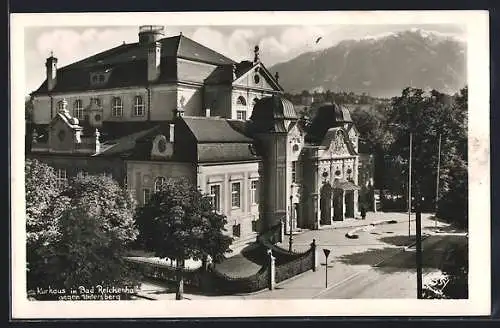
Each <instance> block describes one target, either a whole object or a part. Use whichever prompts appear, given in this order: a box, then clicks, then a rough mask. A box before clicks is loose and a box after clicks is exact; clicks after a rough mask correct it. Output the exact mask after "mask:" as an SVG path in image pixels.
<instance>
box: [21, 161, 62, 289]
mask: <svg viewBox="0 0 500 328" xmlns="http://www.w3.org/2000/svg"><path fill="white" fill-rule="evenodd" d="M24 174H25V194H26V257H27V258H26V260H27V266H26V269H27V278H28V279H27V282H28V287H29V288H32V287H35V286H41V284H42V283H43V282H45V281H48V279H49V278H48V277H47V276H46V274H45V270H44V269H45V268H46V263H45V259H46V258H47V257H48V256H49V255H50V251H49V249H50V248H51V247H52V245H53V243H54V242H55V241H56V239H57V237H58V228H57V224H58V223H57V213H60V212H61V206H63V205H64V202H65V201H66V200H65V199H63V198H61V199H60V200H59V201H57V202H56V201H55V199H56V197H57V196H58V195H59V193H60V188H59V186H58V184H57V180H56V175H55V172H54V169H53V168H52V167H50V166H48V165H46V164H44V163H42V162H40V161H38V160H36V159H27V160H26V161H25V167H24ZM59 205H61V206H59ZM50 212H52V213H54V214H56V216H55V217H53V216H51V215H49V213H50Z"/></svg>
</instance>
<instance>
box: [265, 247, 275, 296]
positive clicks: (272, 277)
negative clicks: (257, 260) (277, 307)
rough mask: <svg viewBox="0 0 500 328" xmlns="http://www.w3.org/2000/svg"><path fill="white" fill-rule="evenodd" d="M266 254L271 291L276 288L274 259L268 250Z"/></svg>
mask: <svg viewBox="0 0 500 328" xmlns="http://www.w3.org/2000/svg"><path fill="white" fill-rule="evenodd" d="M267 254H268V256H269V257H268V261H269V262H268V265H269V290H273V289H274V287H275V286H276V266H275V257H274V256H273V253H272V252H271V250H270V249H269V250H268V251H267Z"/></svg>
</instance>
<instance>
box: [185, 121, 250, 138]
mask: <svg viewBox="0 0 500 328" xmlns="http://www.w3.org/2000/svg"><path fill="white" fill-rule="evenodd" d="M182 119H183V121H184V122H185V123H186V125H187V127H188V128H189V129H190V130H191V132H192V134H193V135H194V137H195V139H196V141H197V142H198V143H217V142H233V143H251V142H252V139H250V138H248V137H246V136H245V135H243V134H242V133H241V132H239V131H237V130H236V129H234V128H233V125H234V124H233V125H232V124H230V123H229V121H228V120H226V119H223V118H215V117H203V116H200V117H196V116H184V117H183V118H182Z"/></svg>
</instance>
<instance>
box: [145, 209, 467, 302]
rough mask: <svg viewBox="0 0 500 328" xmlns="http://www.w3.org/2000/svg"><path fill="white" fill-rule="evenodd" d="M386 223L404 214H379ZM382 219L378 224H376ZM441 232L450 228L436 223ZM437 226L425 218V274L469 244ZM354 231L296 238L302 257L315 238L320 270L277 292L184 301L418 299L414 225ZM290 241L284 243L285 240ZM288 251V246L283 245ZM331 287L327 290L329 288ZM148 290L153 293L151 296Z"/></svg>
mask: <svg viewBox="0 0 500 328" xmlns="http://www.w3.org/2000/svg"><path fill="white" fill-rule="evenodd" d="M380 215H381V218H382V219H386V218H389V219H392V218H396V219H398V220H399V221H401V218H402V217H404V214H401V213H400V214H397V213H390V214H380ZM377 219H378V218H377ZM437 225H438V227H442V228H444V229H445V227H446V225H444V224H441V223H439V222H438V224H437ZM434 226H435V223H434V221H432V220H429V219H428V218H426V217H423V218H422V233H423V235H424V236H425V237H426V238H425V239H424V241H423V243H422V248H423V260H422V262H423V268H424V270H423V271H424V274H428V273H431V272H433V271H436V270H438V268H439V267H440V266H441V263H442V260H443V256H444V254H445V253H446V250H447V249H448V248H449V247H453V246H454V244H457V243H460V244H463V243H467V238H466V237H465V236H457V235H453V234H445V233H434V232H433V228H434ZM351 229H352V228H337V229H323V230H313V231H307V232H304V233H301V234H298V235H295V236H294V239H293V248H294V249H295V250H296V251H304V250H307V249H308V248H309V247H310V243H311V241H312V239H313V238H314V239H315V240H316V243H317V245H318V253H319V262H320V266H319V267H318V268H317V270H316V271H315V272H313V271H307V272H305V273H303V274H301V275H299V276H296V277H294V278H291V279H289V280H286V281H284V282H282V283H280V284H278V285H277V286H276V288H275V289H274V290H271V291H270V290H263V291H260V292H257V293H253V294H240V295H226V296H208V295H206V296H205V295H200V294H197V295H195V294H189V292H188V293H186V299H213V298H217V299H314V298H317V299H354V298H371V299H373V298H393V299H394V298H412V299H415V298H416V272H415V271H416V270H415V250H414V248H411V247H410V248H407V247H406V246H407V245H409V244H411V243H413V242H414V229H415V222H411V231H410V237H409V236H408V222H407V221H406V222H405V221H402V222H400V223H396V224H386V225H379V226H375V227H372V226H368V227H366V228H365V229H364V231H360V232H359V233H358V235H359V238H357V239H349V238H346V237H345V234H346V233H347V232H348V231H350V230H351ZM285 239H286V238H285ZM281 246H282V247H284V248H288V244H287V243H286V241H285V242H284V243H282V244H281ZM323 248H327V249H329V250H330V251H331V253H330V255H329V257H328V280H327V281H325V280H326V279H325V269H326V266H325V257H324V254H323V251H322V249H323ZM325 286H327V287H325ZM144 287H145V288H144V289H145V292H147V295H149V296H150V297H152V298H155V299H174V297H175V293H173V292H172V291H165V290H163V291H162V290H161V289H162V288H159V287H158V286H153V285H151V284H149V285H145V286H144ZM147 289H151V290H150V291H147Z"/></svg>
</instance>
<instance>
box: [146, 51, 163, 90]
mask: <svg viewBox="0 0 500 328" xmlns="http://www.w3.org/2000/svg"><path fill="white" fill-rule="evenodd" d="M160 59H161V44H160V42H153V43H151V44H150V45H149V46H148V81H149V82H154V81H156V80H158V78H159V77H160Z"/></svg>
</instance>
